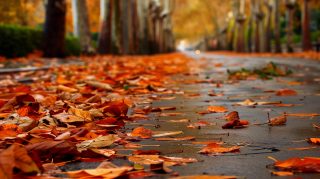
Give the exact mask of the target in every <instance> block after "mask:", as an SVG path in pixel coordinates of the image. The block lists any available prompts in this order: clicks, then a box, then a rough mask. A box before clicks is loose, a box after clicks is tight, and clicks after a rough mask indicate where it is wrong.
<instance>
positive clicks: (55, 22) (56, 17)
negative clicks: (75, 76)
mask: <svg viewBox="0 0 320 179" xmlns="http://www.w3.org/2000/svg"><path fill="white" fill-rule="evenodd" d="M65 23H66V1H65V0H48V1H47V4H46V20H45V25H44V43H43V52H44V56H45V57H64V56H65V40H64V39H65V32H66V25H65Z"/></svg>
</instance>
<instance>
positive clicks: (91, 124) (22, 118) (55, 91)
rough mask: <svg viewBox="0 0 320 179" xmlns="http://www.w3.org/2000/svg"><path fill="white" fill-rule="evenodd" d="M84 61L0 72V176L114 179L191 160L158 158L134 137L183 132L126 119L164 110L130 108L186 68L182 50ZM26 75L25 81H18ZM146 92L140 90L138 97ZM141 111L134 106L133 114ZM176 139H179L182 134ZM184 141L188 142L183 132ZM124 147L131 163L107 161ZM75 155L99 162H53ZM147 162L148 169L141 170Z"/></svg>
mask: <svg viewBox="0 0 320 179" xmlns="http://www.w3.org/2000/svg"><path fill="white" fill-rule="evenodd" d="M82 62H83V64H82V65H81V64H76V65H75V64H67V65H62V66H58V67H52V68H50V69H49V70H47V71H46V70H40V71H30V72H20V73H15V74H13V75H11V76H6V77H5V78H6V79H5V81H6V82H8V81H10V82H9V83H2V85H1V87H0V93H1V94H0V118H1V120H0V176H1V178H13V177H18V178H19V177H20V178H23V177H25V176H27V175H28V176H32V175H36V174H41V176H43V177H49V176H64V177H65V176H68V177H70V178H89V177H100V178H116V177H118V176H124V175H125V176H128V177H130V176H138V177H142V176H151V175H153V171H165V172H170V169H169V168H168V167H170V166H173V165H182V164H186V163H191V162H196V161H197V160H196V159H193V158H178V157H167V156H160V155H159V152H158V151H140V150H138V149H137V148H138V146H139V144H135V143H133V142H136V141H140V140H143V139H148V138H151V137H158V139H159V140H170V138H169V139H168V138H165V137H166V136H171V135H176V134H180V133H181V132H179V131H178V132H164V133H156V132H153V131H151V130H149V129H145V128H143V127H137V128H135V129H134V130H133V131H132V132H131V133H127V132H126V131H125V130H123V129H124V126H125V124H126V123H129V122H133V121H135V120H139V119H141V118H146V117H147V116H146V115H145V114H146V113H147V112H149V111H151V110H154V111H157V110H170V109H165V108H162V109H160V108H159V109H151V108H144V109H136V111H135V112H134V115H131V116H129V115H128V111H129V110H131V109H132V108H134V107H135V106H137V105H139V104H140V103H144V102H149V103H150V102H152V100H157V99H158V96H159V95H161V94H175V93H176V91H175V90H172V89H168V88H166V84H168V83H169V82H171V80H172V79H171V77H170V75H173V74H177V73H184V72H187V64H188V62H189V59H188V58H187V57H185V56H183V55H180V54H170V55H158V56H148V57H110V56H97V57H82ZM24 78H28V79H32V83H30V84H21V83H19V81H23V80H22V79H24ZM141 95H144V96H141ZM139 111H140V112H139ZM181 140H182V139H181ZM185 140H192V138H186V139H185ZM119 148H122V149H123V148H129V149H130V150H131V151H132V154H131V155H129V156H127V159H128V160H129V161H130V162H131V163H132V165H126V166H116V165H114V164H112V163H111V162H107V161H108V160H112V159H113V158H117V157H120V158H122V157H123V155H118V154H117V152H118V151H117V150H118V149H119ZM75 161H100V162H102V161H103V162H102V163H101V164H100V165H99V166H98V167H97V168H94V169H92V168H91V169H87V170H86V169H84V170H76V171H68V172H63V171H61V170H60V168H59V167H61V166H63V165H65V164H67V163H69V162H75ZM144 165H148V166H149V168H150V170H141V169H143V168H145V167H144Z"/></svg>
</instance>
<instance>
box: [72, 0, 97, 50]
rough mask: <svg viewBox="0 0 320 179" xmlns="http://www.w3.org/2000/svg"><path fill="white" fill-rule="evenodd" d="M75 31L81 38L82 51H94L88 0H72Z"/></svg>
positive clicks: (75, 34)
mask: <svg viewBox="0 0 320 179" xmlns="http://www.w3.org/2000/svg"><path fill="white" fill-rule="evenodd" d="M72 12H73V33H74V36H76V37H78V38H79V40H80V45H81V51H82V52H84V53H87V54H88V53H92V52H93V51H94V50H93V47H92V45H91V33H90V25H89V17H88V10H87V2H86V0H72Z"/></svg>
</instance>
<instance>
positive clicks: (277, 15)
mask: <svg viewBox="0 0 320 179" xmlns="http://www.w3.org/2000/svg"><path fill="white" fill-rule="evenodd" d="M274 12H275V13H274V14H275V15H274V16H275V17H274V18H275V19H274V36H275V46H276V49H275V52H276V53H281V37H280V0H274Z"/></svg>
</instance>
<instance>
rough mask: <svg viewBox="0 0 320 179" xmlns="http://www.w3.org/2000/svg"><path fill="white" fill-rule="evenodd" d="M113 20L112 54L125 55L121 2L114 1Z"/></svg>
mask: <svg viewBox="0 0 320 179" xmlns="http://www.w3.org/2000/svg"><path fill="white" fill-rule="evenodd" d="M112 3H113V7H114V8H113V19H112V45H113V48H112V52H113V53H114V54H122V53H123V41H122V33H121V32H122V16H121V1H120V0H113V1H112Z"/></svg>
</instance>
